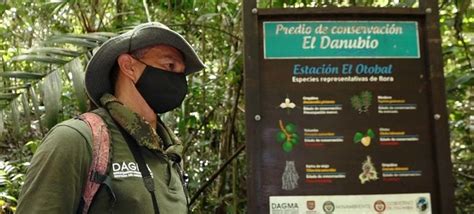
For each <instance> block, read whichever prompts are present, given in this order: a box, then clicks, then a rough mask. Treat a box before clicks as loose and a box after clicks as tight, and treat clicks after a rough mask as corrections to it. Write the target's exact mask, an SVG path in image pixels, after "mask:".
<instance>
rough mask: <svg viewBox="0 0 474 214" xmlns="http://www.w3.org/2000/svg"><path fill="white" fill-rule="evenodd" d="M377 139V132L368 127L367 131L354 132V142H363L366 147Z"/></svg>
mask: <svg viewBox="0 0 474 214" xmlns="http://www.w3.org/2000/svg"><path fill="white" fill-rule="evenodd" d="M374 139H375V132H374V131H373V130H372V129H367V132H365V133H362V132H356V133H355V134H354V138H353V141H354V143H361V144H362V145H364V146H365V147H368V146H369V145H370V143H371V142H372V141H373V140H374Z"/></svg>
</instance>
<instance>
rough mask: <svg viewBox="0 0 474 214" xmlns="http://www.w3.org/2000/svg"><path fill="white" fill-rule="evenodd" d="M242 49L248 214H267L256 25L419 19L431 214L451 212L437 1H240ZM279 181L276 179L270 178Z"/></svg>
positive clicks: (257, 26)
mask: <svg viewBox="0 0 474 214" xmlns="http://www.w3.org/2000/svg"><path fill="white" fill-rule="evenodd" d="M243 9H244V11H243V14H244V42H245V44H244V47H245V54H244V56H245V58H244V64H245V96H246V99H245V101H246V141H247V151H246V152H247V157H248V172H249V174H248V177H247V183H248V184H247V186H248V189H247V195H248V213H269V204H268V201H269V198H262V196H261V194H260V192H261V189H260V188H261V184H262V179H263V178H262V173H261V171H260V169H261V165H260V160H261V157H260V156H261V154H262V148H261V146H260V145H259V144H260V143H262V140H261V132H262V131H263V127H262V125H261V120H262V119H263V118H262V115H264V114H263V112H262V103H261V101H262V99H261V98H262V94H261V90H262V86H261V85H260V84H261V78H262V73H261V68H262V64H261V63H262V62H263V60H264V59H263V55H262V54H261V47H262V44H261V42H260V41H261V38H262V35H261V30H260V26H259V23H260V22H262V20H268V19H275V20H278V19H282V20H288V17H289V16H291V17H296V20H300V19H302V20H305V19H309V20H311V19H312V18H314V17H319V19H321V18H325V19H328V17H331V18H341V17H342V18H345V19H347V18H348V17H349V18H351V19H353V20H360V19H365V18H367V17H369V18H370V17H372V18H377V19H382V20H383V19H389V20H393V19H398V18H399V19H401V20H407V17H409V18H408V20H413V19H416V20H420V23H423V25H422V26H420V27H421V29H422V31H423V32H422V34H423V35H424V38H423V40H421V43H423V44H421V45H423V46H424V47H425V48H424V51H423V52H422V53H421V54H424V55H425V62H426V63H425V73H426V75H427V76H428V77H426V78H427V79H428V82H429V89H430V90H429V91H430V93H429V95H428V97H429V104H430V115H431V116H432V117H431V121H430V130H431V132H430V133H431V134H432V136H431V139H432V141H433V142H432V144H433V156H434V157H433V160H434V165H435V166H436V167H435V168H436V169H435V172H434V174H435V175H436V178H435V180H436V184H437V189H436V193H437V194H435V197H432V198H431V201H432V204H433V213H441V214H444V213H446V214H448V213H454V194H453V193H454V190H453V187H454V181H453V178H452V175H451V172H452V171H451V170H452V164H451V160H450V147H449V132H448V125H447V124H448V121H447V118H448V114H447V110H446V101H445V100H446V97H445V93H444V91H445V90H444V89H445V88H444V76H443V64H442V58H441V39H440V34H439V24H438V8H437V1H434V0H429V1H421V2H420V7H419V8H414V9H407V8H300V9H257V7H256V2H255V0H245V1H244V8H243ZM275 179H279V178H275Z"/></svg>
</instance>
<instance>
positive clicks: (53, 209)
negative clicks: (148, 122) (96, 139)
mask: <svg viewBox="0 0 474 214" xmlns="http://www.w3.org/2000/svg"><path fill="white" fill-rule="evenodd" d="M98 112H99V113H100V115H101V116H102V118H103V119H104V121H105V122H106V124H107V125H108V127H109V130H110V133H111V139H112V144H111V148H112V159H111V163H110V164H111V165H110V169H109V170H110V171H109V173H108V174H109V176H111V178H112V189H113V193H114V194H115V197H116V201H115V202H114V201H113V200H112V198H113V197H112V195H111V193H110V192H109V191H108V189H107V188H105V187H104V186H103V187H101V188H100V189H99V191H98V192H97V194H96V196H95V198H94V200H93V202H92V205H91V208H90V210H89V213H101V214H102V213H115V214H120V213H124V214H125V213H127V214H129V213H145V214H148V213H153V212H154V211H153V204H152V202H151V196H150V193H149V192H148V191H147V190H146V188H145V186H144V183H143V180H142V178H141V175H140V172H139V170H138V165H137V163H136V162H135V160H134V158H133V155H132V153H131V151H130V150H129V148H128V145H127V143H126V141H125V140H124V138H123V137H122V135H121V133H120V131H119V129H118V128H117V126H116V125H115V123H114V122H113V120H112V118H111V116H110V115H109V114H108V113H107V111H106V110H105V109H102V110H99V111H98ZM157 131H158V135H159V136H160V137H161V139H170V138H172V137H174V136H165V137H163V133H160V132H159V129H157ZM91 148H92V136H91V130H90V128H89V127H88V125H87V124H86V123H85V122H83V121H81V120H79V119H70V120H67V121H65V122H62V123H60V124H58V125H56V126H55V127H54V128H53V129H52V130H51V131H50V132H49V133H48V134H47V136H46V137H45V138H44V140H43V142H42V143H41V145H40V146H39V148H38V150H37V152H36V154H35V155H34V157H33V159H32V161H31V166H30V168H29V170H28V173H27V176H26V180H25V184H24V186H23V188H22V191H21V193H20V200H19V204H18V208H17V214H26V213H34V214H41V213H47V214H55V213H60V214H65V213H76V212H77V209H78V206H79V202H80V198H81V194H82V191H83V186H84V184H85V182H86V179H87V173H88V170H89V165H90V164H91V160H92V149H91ZM140 149H141V150H142V154H143V156H144V159H145V162H146V163H147V165H148V167H149V169H150V170H151V174H152V176H153V179H154V181H155V188H156V191H155V193H156V197H157V202H158V207H159V209H160V213H187V198H186V195H185V193H184V189H183V185H182V182H181V177H180V172H179V166H178V164H176V163H174V162H173V161H172V160H170V159H169V158H167V156H166V155H164V153H165V152H163V150H151V149H149V148H146V147H144V146H141V147H140Z"/></svg>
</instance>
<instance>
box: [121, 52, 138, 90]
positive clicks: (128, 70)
mask: <svg viewBox="0 0 474 214" xmlns="http://www.w3.org/2000/svg"><path fill="white" fill-rule="evenodd" d="M117 64H118V66H119V68H120V69H119V71H118V72H120V73H122V74H123V75H125V76H127V77H128V78H130V79H131V80H132V81H133V82H134V83H135V82H137V80H136V79H135V76H136V74H135V70H134V69H136V68H135V66H134V61H133V58H132V56H130V55H129V54H120V55H119V57H118V58H117Z"/></svg>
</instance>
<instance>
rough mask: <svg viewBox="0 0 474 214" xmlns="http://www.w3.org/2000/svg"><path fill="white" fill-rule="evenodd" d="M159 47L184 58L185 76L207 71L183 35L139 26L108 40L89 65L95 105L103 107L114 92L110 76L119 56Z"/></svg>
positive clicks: (88, 77) (150, 25)
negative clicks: (103, 101) (173, 50)
mask: <svg viewBox="0 0 474 214" xmlns="http://www.w3.org/2000/svg"><path fill="white" fill-rule="evenodd" d="M159 44H164V45H169V46H172V47H174V48H176V49H178V50H179V51H180V52H181V53H182V54H183V57H184V64H185V66H186V68H185V70H184V73H185V74H186V75H188V74H191V73H194V72H196V71H199V70H202V69H203V68H204V67H205V65H204V64H203V63H202V61H201V60H200V59H199V57H198V56H197V54H196V52H195V51H194V49H193V48H192V47H191V45H190V44H189V43H188V42H187V41H186V40H185V39H184V38H183V36H181V35H180V34H178V33H176V32H175V31H173V30H171V29H169V28H168V27H167V26H166V25H164V24H161V23H159V22H150V23H145V24H140V25H138V26H136V27H135V28H133V29H132V30H130V31H128V32H126V33H123V34H121V35H119V36H115V37H113V38H111V39H109V40H107V41H106V42H105V43H104V44H102V46H100V48H99V49H98V50H97V52H96V53H95V54H94V55H93V56H92V59H91V60H90V61H89V63H88V64H87V67H86V75H85V87H86V92H87V95H88V96H89V98H90V99H91V100H92V101H93V102H94V104H95V105H97V106H100V98H101V97H102V95H103V94H104V93H112V92H113V88H112V85H113V84H112V82H111V79H110V72H111V71H112V69H113V68H114V67H115V64H116V61H117V57H118V56H119V55H120V54H123V53H129V52H133V51H135V50H138V49H141V48H145V47H148V46H153V45H159Z"/></svg>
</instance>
